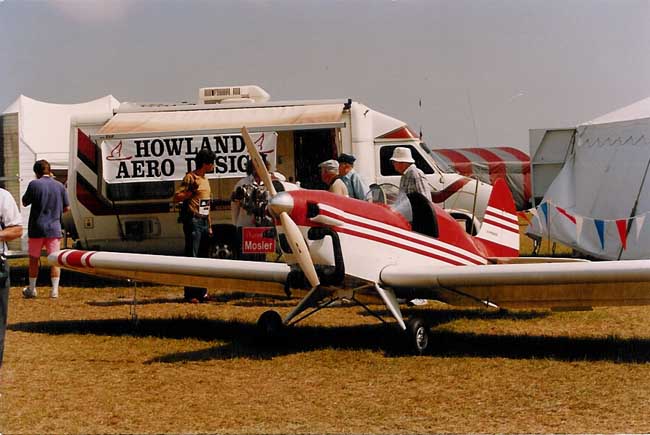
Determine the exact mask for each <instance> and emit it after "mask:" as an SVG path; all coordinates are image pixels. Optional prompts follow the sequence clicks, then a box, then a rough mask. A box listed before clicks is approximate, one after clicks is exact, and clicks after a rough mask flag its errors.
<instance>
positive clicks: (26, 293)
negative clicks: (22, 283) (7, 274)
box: [23, 287, 37, 299]
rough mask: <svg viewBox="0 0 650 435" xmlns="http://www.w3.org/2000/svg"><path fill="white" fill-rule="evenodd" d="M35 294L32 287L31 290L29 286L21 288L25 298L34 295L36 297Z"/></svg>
mask: <svg viewBox="0 0 650 435" xmlns="http://www.w3.org/2000/svg"><path fill="white" fill-rule="evenodd" d="M36 294H37V293H36V289H33V290H32V289H31V288H30V287H25V288H24V289H23V297H24V298H25V299H31V298H35V297H36Z"/></svg>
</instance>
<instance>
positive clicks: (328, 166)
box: [318, 159, 339, 172]
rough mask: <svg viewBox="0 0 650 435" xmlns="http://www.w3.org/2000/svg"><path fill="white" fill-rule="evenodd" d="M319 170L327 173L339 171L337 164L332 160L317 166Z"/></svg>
mask: <svg viewBox="0 0 650 435" xmlns="http://www.w3.org/2000/svg"><path fill="white" fill-rule="evenodd" d="M318 167H319V168H321V169H323V170H325V171H327V172H338V171H339V162H337V161H336V160H334V159H331V160H325V161H324V162H322V163H320V164H319V165H318Z"/></svg>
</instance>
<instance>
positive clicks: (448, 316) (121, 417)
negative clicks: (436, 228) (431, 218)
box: [0, 270, 650, 434]
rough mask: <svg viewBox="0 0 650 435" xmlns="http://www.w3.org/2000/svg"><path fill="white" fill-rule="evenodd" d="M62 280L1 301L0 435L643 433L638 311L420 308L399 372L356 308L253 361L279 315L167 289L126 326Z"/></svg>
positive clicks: (142, 298) (143, 294) (645, 346)
mask: <svg viewBox="0 0 650 435" xmlns="http://www.w3.org/2000/svg"><path fill="white" fill-rule="evenodd" d="M20 273H24V270H21V271H17V274H20ZM42 275H43V276H45V275H46V273H45V272H44V271H42ZM64 281H65V283H64V284H65V286H64V287H63V288H62V290H61V297H60V299H59V300H50V299H48V298H46V297H40V298H38V299H36V300H24V299H22V298H21V297H20V288H19V287H14V288H12V289H11V296H10V326H9V331H8V335H7V347H6V355H5V365H4V366H3V368H2V371H1V376H2V379H1V386H0V391H1V393H2V398H1V400H0V432H2V433H5V434H33V433H47V434H49V433H69V434H81V433H90V434H100V433H102V434H103V433H107V434H112V433H179V432H182V433H206V432H219V433H236V434H243V433H301V434H302V433H430V432H446V433H452V432H456V433H458V432H460V433H466V432H473V433H497V432H499V433H524V432H535V433H549V432H555V433H557V432H569V433H570V432H574V433H575V432H581V433H584V432H591V433H594V432H598V433H609V432H646V431H647V430H648V424H649V423H650V411H648V404H649V403H650V364H648V362H650V324H649V322H648V321H647V319H648V308H643V307H641V308H608V309H598V310H595V311H588V312H568V313H551V312H548V311H513V312H496V311H482V310H472V309H463V310H458V309H450V308H448V307H445V306H443V305H433V306H429V307H428V309H427V310H418V311H422V314H424V315H425V316H426V317H427V318H428V320H429V321H430V322H431V323H432V324H433V325H434V327H433V334H434V341H435V344H434V347H433V349H432V351H431V352H430V353H429V354H428V355H425V356H422V357H406V356H402V355H400V354H399V353H397V352H396V351H397V350H399V348H400V339H401V335H400V334H399V333H398V332H396V330H395V329H394V328H389V327H386V326H382V325H377V323H376V321H375V320H374V319H373V318H372V317H370V316H367V315H359V313H360V312H361V310H360V309H358V308H354V307H353V308H336V309H331V310H326V311H324V312H322V313H319V314H317V315H315V316H313V317H311V318H309V319H307V320H306V321H305V322H304V324H301V325H299V327H297V328H296V329H295V330H294V331H292V334H291V335H290V336H289V337H288V339H287V340H286V341H285V342H283V343H279V344H277V345H276V346H265V345H264V344H261V343H257V342H256V341H255V340H254V339H253V338H252V337H253V330H254V322H255V321H256V319H257V317H258V316H259V315H260V314H261V313H262V312H263V311H264V310H266V309H267V308H268V306H269V305H271V306H275V308H276V309H278V310H279V311H280V312H281V313H282V314H285V313H287V311H288V310H290V309H291V307H292V306H293V305H294V304H295V302H296V301H295V300H294V301H286V300H282V299H268V298H266V299H262V298H247V297H238V296H232V297H223V298H221V300H220V301H214V302H210V303H207V304H201V305H191V304H183V303H180V296H181V294H182V290H180V289H177V288H171V287H139V288H138V290H137V301H138V305H137V314H138V323H137V324H134V323H133V322H132V321H131V312H130V309H131V303H130V302H131V298H132V296H133V289H132V288H131V287H128V286H127V287H118V286H115V283H110V282H101V281H99V282H94V281H88V280H86V279H82V278H80V277H79V276H78V275H72V274H69V273H66V272H64ZM16 282H18V281H16ZM73 285H75V286H74V287H73ZM42 293H45V292H44V291H43V292H42ZM377 308H380V307H377Z"/></svg>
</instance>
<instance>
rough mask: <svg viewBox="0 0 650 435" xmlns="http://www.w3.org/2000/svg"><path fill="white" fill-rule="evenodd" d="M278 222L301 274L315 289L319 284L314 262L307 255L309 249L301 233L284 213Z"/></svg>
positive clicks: (284, 212)
mask: <svg viewBox="0 0 650 435" xmlns="http://www.w3.org/2000/svg"><path fill="white" fill-rule="evenodd" d="M280 222H282V228H283V229H284V234H285V235H286V236H287V241H288V242H289V245H290V246H291V251H292V252H293V255H294V257H295V258H296V261H298V265H299V266H300V269H301V270H302V273H304V274H305V276H306V277H307V281H309V284H310V285H311V286H312V287H316V286H318V285H319V284H320V280H319V279H318V274H317V273H316V268H315V267H314V262H313V261H312V259H311V255H309V249H308V248H307V243H306V242H305V239H304V238H303V237H302V233H301V232H300V229H299V228H298V225H296V223H295V222H294V221H293V219H291V216H289V214H288V213H287V212H286V211H283V212H282V213H280Z"/></svg>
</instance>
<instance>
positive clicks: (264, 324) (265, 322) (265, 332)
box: [257, 310, 284, 339]
mask: <svg viewBox="0 0 650 435" xmlns="http://www.w3.org/2000/svg"><path fill="white" fill-rule="evenodd" d="M283 328H284V325H283V323H282V317H280V314H278V312H277V311H273V310H268V311H265V312H264V313H262V315H261V316H260V318H259V319H258V320H257V333H258V335H259V337H260V338H261V339H276V338H278V337H279V336H280V334H281V333H282V329H283Z"/></svg>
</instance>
